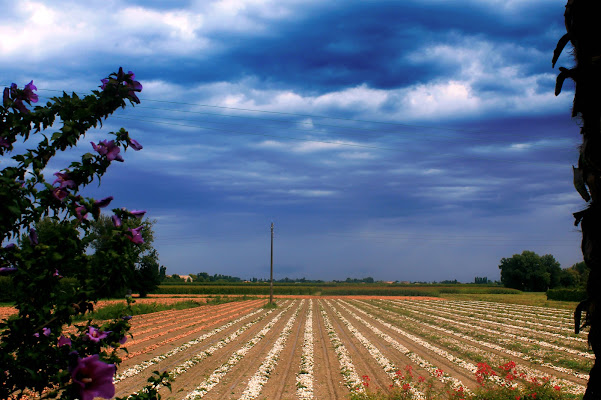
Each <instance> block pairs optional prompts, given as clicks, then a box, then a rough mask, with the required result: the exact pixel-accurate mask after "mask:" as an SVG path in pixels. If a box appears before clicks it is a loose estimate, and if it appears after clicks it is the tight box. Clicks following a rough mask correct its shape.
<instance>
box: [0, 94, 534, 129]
mask: <svg viewBox="0 0 601 400" xmlns="http://www.w3.org/2000/svg"><path fill="white" fill-rule="evenodd" d="M0 86H1V85H0ZM38 90H39V91H51V92H63V91H62V90H57V89H43V88H42V89H38ZM74 93H77V92H74ZM78 94H82V95H85V94H86V93H83V92H79V93H78ZM141 100H142V101H150V102H156V103H166V104H176V105H185V106H194V107H204V108H215V109H223V110H233V111H244V112H255V113H264V114H274V115H286V116H294V117H303V118H317V119H327V120H338V121H346V122H361V123H368V124H378V125H388V126H401V127H409V128H419V129H433V130H444V131H453V132H462V133H469V134H478V133H479V134H497V135H504V136H506V135H507V134H508V133H507V131H505V132H502V133H501V132H494V131H488V130H481V129H479V130H470V129H463V128H453V127H448V126H437V125H418V124H409V123H404V122H391V121H378V120H364V119H356V118H344V117H333V116H325V115H315V114H301V113H291V112H283V111H272V110H261V109H250V108H239V107H229V106H220V105H214V104H200V103H187V102H181V101H170V100H158V99H147V98H144V97H142V98H141ZM136 108H148V109H155V110H164V111H172V112H185V113H198V114H209V113H202V112H200V111H193V110H176V109H171V108H159V107H148V106H141V105H138V106H136ZM209 115H215V116H222V117H235V118H255V119H256V118H258V119H262V120H270V121H279V120H274V119H266V118H260V117H251V116H240V115H236V116H232V115H229V114H216V113H212V114H209ZM307 124H309V123H307ZM318 125H319V126H326V127H344V128H346V127H347V126H344V125H323V124H318ZM348 128H350V129H356V130H367V131H375V130H374V129H370V128H361V127H348ZM377 132H380V131H377ZM516 135H520V137H522V135H521V134H520V133H517V134H516ZM476 139H477V138H476ZM470 140H472V138H470Z"/></svg>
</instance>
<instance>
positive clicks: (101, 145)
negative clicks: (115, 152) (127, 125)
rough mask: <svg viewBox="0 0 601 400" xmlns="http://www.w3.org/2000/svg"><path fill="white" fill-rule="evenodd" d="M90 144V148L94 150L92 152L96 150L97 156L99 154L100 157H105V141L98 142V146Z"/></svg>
mask: <svg viewBox="0 0 601 400" xmlns="http://www.w3.org/2000/svg"><path fill="white" fill-rule="evenodd" d="M90 143H91V144H92V147H93V148H94V150H96V152H98V154H100V155H101V156H105V155H106V152H107V149H106V140H102V141H100V142H98V144H96V143H94V142H90Z"/></svg>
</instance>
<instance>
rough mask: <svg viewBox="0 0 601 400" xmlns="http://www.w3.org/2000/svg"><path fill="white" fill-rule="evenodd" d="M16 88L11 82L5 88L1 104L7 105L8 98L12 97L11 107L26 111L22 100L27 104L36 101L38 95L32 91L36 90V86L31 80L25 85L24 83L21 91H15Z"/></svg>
mask: <svg viewBox="0 0 601 400" xmlns="http://www.w3.org/2000/svg"><path fill="white" fill-rule="evenodd" d="M17 90H18V89H17V84H16V83H13V84H11V85H10V88H5V89H4V92H3V94H2V101H3V104H4V105H5V106H6V105H8V101H9V99H12V100H13V107H15V108H16V109H17V110H19V111H21V112H22V113H28V112H29V110H28V109H27V107H25V104H23V102H24V101H25V102H26V103H27V104H31V103H37V102H38V95H37V94H35V93H34V92H33V91H34V90H38V88H37V87H35V85H34V84H33V81H31V82H29V83H28V84H27V85H25V88H24V89H23V90H22V91H20V92H17Z"/></svg>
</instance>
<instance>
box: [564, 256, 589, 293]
mask: <svg viewBox="0 0 601 400" xmlns="http://www.w3.org/2000/svg"><path fill="white" fill-rule="evenodd" d="M588 274H589V270H588V268H587V267H586V264H585V263H584V261H581V262H579V263H576V264H574V265H572V266H571V267H570V268H566V269H563V270H561V276H560V285H561V286H563V287H585V286H586V281H587V279H588Z"/></svg>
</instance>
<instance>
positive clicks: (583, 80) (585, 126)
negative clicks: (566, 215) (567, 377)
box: [553, 0, 601, 400]
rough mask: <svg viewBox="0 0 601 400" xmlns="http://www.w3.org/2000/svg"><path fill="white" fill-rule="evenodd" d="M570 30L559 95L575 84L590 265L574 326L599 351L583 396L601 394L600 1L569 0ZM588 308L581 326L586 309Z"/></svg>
mask: <svg viewBox="0 0 601 400" xmlns="http://www.w3.org/2000/svg"><path fill="white" fill-rule="evenodd" d="M564 16H565V25H566V31H567V33H566V34H565V35H564V36H563V37H562V38H561V39H560V40H559V43H558V44H557V48H556V49H555V52H554V54H553V66H555V63H556V62H557V59H558V57H559V55H560V54H561V52H562V50H563V48H564V47H565V46H566V44H567V43H568V42H570V43H571V44H572V46H573V55H574V58H575V61H576V66H575V67H574V68H571V69H567V68H563V67H560V68H559V70H560V74H559V75H558V77H557V84H556V87H555V94H556V95H558V94H559V93H560V92H561V88H562V85H563V82H564V81H565V80H566V79H568V78H569V79H572V80H573V81H574V82H575V84H576V90H575V95H574V106H573V109H572V117H577V118H579V120H580V125H581V132H580V133H581V134H582V145H581V146H580V157H579V159H578V168H574V186H575V188H576V190H577V191H578V193H579V194H580V195H581V196H582V198H583V199H584V200H585V201H586V202H587V207H586V208H585V209H584V210H582V211H579V212H577V213H575V214H574V217H575V218H576V222H575V224H576V225H579V224H580V227H581V229H582V254H583V257H584V262H585V263H586V265H587V267H588V268H589V270H590V274H589V278H588V282H587V294H588V298H587V299H586V300H585V301H583V302H582V303H580V305H579V306H578V307H577V309H576V311H575V314H574V317H575V324H576V326H575V330H576V332H578V331H579V330H580V329H581V328H582V327H583V326H586V325H588V326H590V332H589V337H588V341H589V344H590V346H591V348H592V350H593V352H594V353H595V364H594V365H593V368H592V369H591V371H590V377H589V382H588V386H587V391H586V393H585V395H584V399H583V400H593V399H594V400H597V399H601V365H600V363H599V353H600V352H601V309H600V307H601V302H600V300H601V23H600V22H599V18H600V17H601V1H600V0H568V2H567V4H566V11H565V15H564ZM582 311H584V312H586V317H585V319H584V324H583V325H582V326H581V324H580V319H581V312H582Z"/></svg>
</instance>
